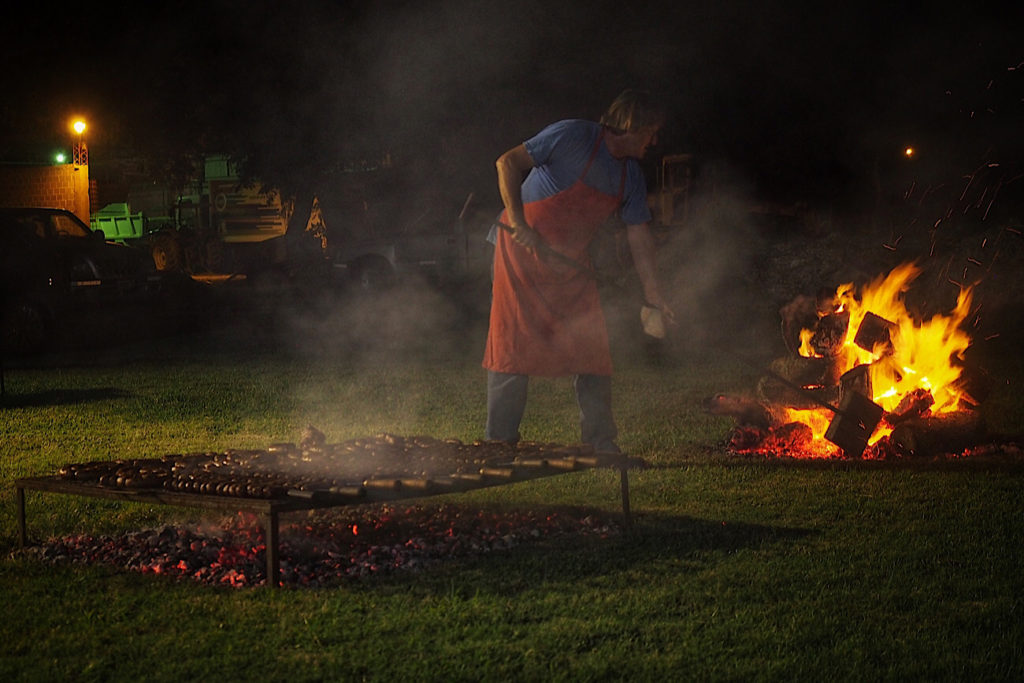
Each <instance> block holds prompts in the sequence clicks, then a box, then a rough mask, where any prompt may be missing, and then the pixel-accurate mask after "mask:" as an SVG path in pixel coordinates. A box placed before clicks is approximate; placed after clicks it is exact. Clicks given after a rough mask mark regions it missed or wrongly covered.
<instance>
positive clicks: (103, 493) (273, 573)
mask: <svg viewBox="0 0 1024 683" xmlns="http://www.w3.org/2000/svg"><path fill="white" fill-rule="evenodd" d="M643 466H644V463H643V462H642V461H640V460H638V459H636V458H629V457H627V456H624V455H610V454H609V455H604V454H602V455H600V456H593V457H587V458H578V457H573V458H563V459H554V460H536V461H530V462H529V463H526V462H524V463H513V464H510V465H508V466H502V467H491V468H484V469H481V470H480V472H479V473H474V474H457V475H455V474H453V475H449V476H447V477H441V478H436V479H397V480H392V479H387V480H370V481H367V482H364V484H363V485H362V486H353V487H351V488H348V489H346V490H345V491H344V492H332V491H305V490H295V491H290V492H289V495H287V496H284V497H280V498H243V497H237V496H222V495H207V494H201V493H181V492H176V491H167V490H164V489H159V488H145V489H126V488H113V487H109V486H101V485H99V484H97V483H93V482H82V481H76V480H70V479H64V478H62V477H60V476H49V477H26V478H22V479H17V480H15V482H14V485H15V497H16V504H17V516H18V543H19V547H25V546H26V545H27V544H28V543H29V539H28V528H27V524H26V516H25V490H26V489H28V490H34V491H40V492H46V493H63V494H69V495H76V496H89V497H93V498H107V499H113V500H121V501H128V502H133V503H147V504H161V505H175V506H179V507H194V508H203V509H212V510H226V511H232V512H251V513H254V514H256V515H258V516H259V517H260V518H261V519H262V526H263V532H264V535H265V537H266V546H267V551H266V562H267V585H268V586H272V587H274V588H276V587H278V586H279V585H280V581H281V567H280V557H279V552H278V541H279V538H278V536H279V534H278V531H279V528H280V515H281V513H282V512H297V511H303V510H316V509H323V508H332V507H341V506H345V505H360V504H364V503H375V502H389V501H394V500H404V499H410V498H424V497H429V496H435V495H441V494H445V493H457V492H465V491H471V490H475V489H480V488H488V487H491V486H501V485H507V484H513V483H517V482H520V481H528V480H530V479H539V478H542V477H548V476H554V475H558V474H567V473H569V472H574V471H580V470H584V469H598V468H601V469H609V468H611V469H618V470H619V473H620V474H619V487H620V492H621V495H622V517H623V527H624V528H625V529H626V530H627V531H629V530H632V526H633V520H632V515H631V513H630V507H629V475H628V474H627V471H628V470H629V469H634V468H639V467H643Z"/></svg>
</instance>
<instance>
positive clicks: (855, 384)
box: [839, 365, 874, 401]
mask: <svg viewBox="0 0 1024 683" xmlns="http://www.w3.org/2000/svg"><path fill="white" fill-rule="evenodd" d="M850 392H856V393H858V394H861V395H862V396H873V395H874V392H873V391H872V387H871V366H869V365H858V366H856V367H855V368H852V369H850V370H847V371H846V372H844V373H843V374H842V376H841V377H840V378H839V400H840V401H842V400H843V398H844V397H845V396H846V395H847V394H848V393H850Z"/></svg>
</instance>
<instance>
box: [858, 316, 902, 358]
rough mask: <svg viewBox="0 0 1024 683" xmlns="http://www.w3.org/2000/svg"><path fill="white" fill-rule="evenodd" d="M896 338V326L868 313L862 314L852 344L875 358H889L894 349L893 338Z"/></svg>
mask: <svg viewBox="0 0 1024 683" xmlns="http://www.w3.org/2000/svg"><path fill="white" fill-rule="evenodd" d="M894 336H896V324H895V323H893V322H890V321H888V320H886V319H885V318H883V317H881V316H879V315H875V314H874V313H871V312H870V311H869V312H868V313H865V314H864V319H863V320H861V323H860V327H858V328H857V335H856V336H855V337H854V338H853V343H854V344H856V345H857V346H859V347H860V348H862V349H864V350H865V351H870V352H872V353H874V354H875V355H877V356H891V355H892V354H893V351H894V348H893V344H892V339H893V337H894Z"/></svg>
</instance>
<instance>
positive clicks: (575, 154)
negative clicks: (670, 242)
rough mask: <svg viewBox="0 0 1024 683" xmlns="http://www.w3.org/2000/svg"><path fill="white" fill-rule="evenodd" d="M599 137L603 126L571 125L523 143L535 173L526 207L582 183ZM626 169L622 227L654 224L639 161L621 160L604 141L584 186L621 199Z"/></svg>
mask: <svg viewBox="0 0 1024 683" xmlns="http://www.w3.org/2000/svg"><path fill="white" fill-rule="evenodd" d="M600 134H601V124H599V123H594V122H593V121H585V120H582V119H569V120H565V121H559V122H557V123H553V124H551V125H550V126H548V127H547V128H545V129H544V130H542V131H541V132H539V133H537V134H536V135H535V136H533V137H532V138H530V139H529V140H527V141H526V142H524V143H523V144H524V145H525V146H526V151H527V152H529V154H530V157H531V158H532V159H533V163H534V168H533V169H532V170H531V171H530V173H529V175H527V176H526V180H525V181H524V182H523V203H526V204H529V203H530V202H535V201H538V200H541V199H545V198H547V197H550V196H552V195H554V194H557V193H559V192H561V191H562V190H566V189H568V188H570V187H571V186H572V185H573V184H574V183H575V182H576V181H577V180H579V178H580V174H582V173H583V169H584V168H586V165H587V161H588V160H589V159H590V155H591V153H592V152H593V151H594V143H595V142H596V141H597V136H598V135H600ZM623 164H625V166H626V184H625V187H624V189H623V194H622V207H621V214H620V215H621V217H622V221H623V222H624V223H625V224H626V225H635V224H639V223H647V222H649V221H650V220H651V209H650V207H648V205H647V181H646V180H645V179H644V173H643V170H642V169H641V168H640V163H639V162H638V161H637V160H636V159H625V160H622V161H620V160H619V159H616V158H615V157H613V156H612V155H611V152H609V151H608V146H607V145H606V144H605V143H604V142H603V141H602V143H601V146H600V147H599V148H598V150H597V156H595V157H594V162H593V163H592V164H591V165H590V168H589V169H588V170H587V175H586V177H585V178H584V179H583V182H584V183H586V184H587V185H588V186H589V187H593V188H595V189H597V190H600V191H601V192H603V193H605V194H610V195H612V196H616V197H617V196H618V195H619V188H620V186H621V184H622V166H623Z"/></svg>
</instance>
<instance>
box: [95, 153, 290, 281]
mask: <svg viewBox="0 0 1024 683" xmlns="http://www.w3.org/2000/svg"><path fill="white" fill-rule="evenodd" d="M126 199H127V201H124V202H114V203H111V204H107V205H106V206H104V207H103V208H102V209H100V210H99V211H97V212H95V213H94V214H93V215H92V216H91V217H90V223H91V226H92V228H93V229H94V230H100V231H102V232H103V233H104V234H105V235H106V236H107V239H109V240H112V241H116V242H118V243H120V244H125V245H128V246H132V247H135V248H136V249H140V250H142V251H144V252H146V253H148V254H149V255H150V256H151V257H152V260H153V266H154V268H156V269H157V270H158V271H161V272H172V271H185V272H187V273H204V272H205V273H219V272H237V271H246V270H250V269H252V268H253V267H259V266H263V265H266V264H267V263H270V262H274V261H280V260H282V258H283V254H282V251H283V250H284V243H283V240H282V239H281V238H283V236H284V234H285V233H286V232H287V230H288V221H289V220H290V218H291V213H292V202H291V201H290V200H286V199H284V198H282V197H281V195H280V193H279V192H277V191H276V190H273V189H267V188H263V187H262V186H261V185H260V183H259V182H258V181H253V182H249V183H247V182H243V181H242V179H241V178H240V176H239V173H238V168H237V166H236V164H234V163H233V162H232V161H231V160H230V159H229V158H228V157H227V156H225V155H221V154H213V155H208V156H206V157H205V158H204V159H203V160H202V163H201V164H200V165H199V167H197V168H196V169H195V172H194V175H193V177H192V178H191V179H190V181H189V182H188V183H187V185H186V187H184V188H183V189H180V190H174V189H172V188H170V187H167V186H163V185H159V184H152V183H137V184H135V185H134V186H132V187H131V189H130V190H129V192H128V196H127V198H126Z"/></svg>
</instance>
